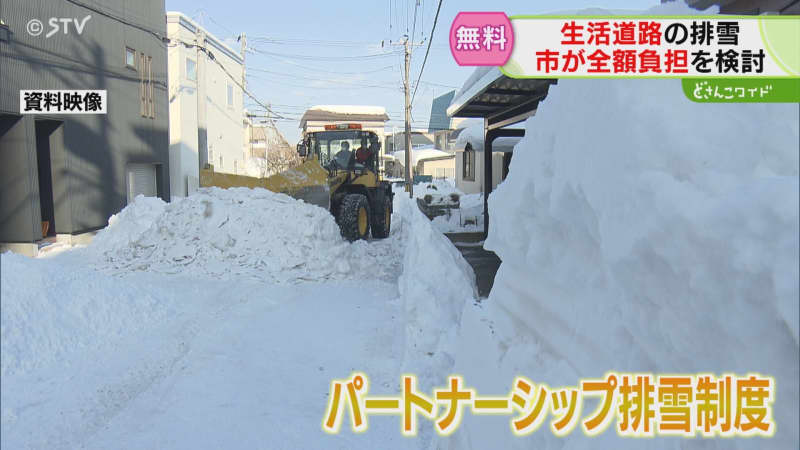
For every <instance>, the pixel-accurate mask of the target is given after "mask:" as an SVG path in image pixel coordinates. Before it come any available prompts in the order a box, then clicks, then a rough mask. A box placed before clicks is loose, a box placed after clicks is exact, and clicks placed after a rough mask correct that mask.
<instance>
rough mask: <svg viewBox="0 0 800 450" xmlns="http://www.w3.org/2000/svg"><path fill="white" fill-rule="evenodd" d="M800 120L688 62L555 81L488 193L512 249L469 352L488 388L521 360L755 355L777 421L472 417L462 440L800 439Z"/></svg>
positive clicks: (662, 363)
mask: <svg viewBox="0 0 800 450" xmlns="http://www.w3.org/2000/svg"><path fill="white" fill-rule="evenodd" d="M655 13H658V11H657V12H655ZM598 105H601V107H600V109H598ZM565 117H566V118H569V120H564V118H565ZM799 122H800V121H799V118H798V105H797V104H696V103H692V102H690V101H689V100H687V99H686V98H685V97H684V96H683V95H682V94H681V87H680V82H679V81H677V80H616V81H615V80H561V81H560V82H559V84H558V85H557V86H552V87H551V89H550V94H549V96H548V98H547V99H546V100H545V101H544V102H543V103H542V104H541V106H540V108H539V111H538V112H537V115H536V116H535V117H532V118H531V119H529V120H528V121H527V123H526V137H525V138H524V139H523V140H522V141H521V142H520V143H519V145H517V147H516V149H515V154H514V159H513V160H512V163H511V169H510V173H509V176H508V178H507V179H506V180H505V182H504V183H502V184H501V185H500V186H499V187H498V188H497V190H496V191H495V192H494V193H493V194H492V195H491V197H490V202H489V203H490V214H491V217H492V222H491V224H492V226H491V228H490V234H489V238H488V240H487V242H486V247H487V248H489V249H491V250H494V251H495V252H496V253H497V254H498V255H499V256H500V258H501V259H502V260H503V264H502V266H501V267H500V271H499V272H498V274H497V277H496V279H495V284H494V288H493V290H492V293H491V295H490V297H489V299H488V301H487V302H485V309H484V310H482V311H481V310H476V309H475V308H469V307H468V308H467V310H466V311H465V313H464V319H463V321H462V324H461V329H462V331H463V333H462V336H461V344H462V348H461V352H460V353H459V357H458V361H457V364H456V368H455V371H456V372H457V373H462V374H463V375H464V376H465V377H466V380H467V381H468V382H469V383H470V384H472V386H475V387H476V389H478V392H481V393H483V392H484V391H485V392H486V394H487V395H488V394H489V393H496V394H501V393H504V392H507V391H508V389H509V387H510V386H511V382H512V380H513V377H514V376H516V375H525V376H528V377H530V378H531V379H532V380H534V381H539V382H545V383H547V384H549V385H550V386H563V385H575V384H576V383H578V380H579V379H580V378H587V377H591V378H600V377H603V376H604V374H605V373H606V372H607V371H610V370H616V371H635V372H652V373H698V372H710V373H714V374H721V373H723V372H733V373H736V374H739V375H744V374H746V373H748V372H759V373H762V374H765V375H770V376H774V377H775V380H776V384H777V389H776V400H775V403H774V407H773V411H774V417H775V419H776V423H777V432H776V434H775V436H774V437H773V438H772V439H770V440H766V439H761V438H754V439H719V438H717V439H702V438H696V439H667V438H656V439H653V440H650V439H648V440H645V441H642V440H637V439H622V438H618V437H617V435H616V433H615V432H614V430H613V429H612V428H609V429H608V430H606V431H605V432H604V433H603V434H602V435H601V436H600V437H599V438H593V439H588V438H586V437H585V436H583V434H582V433H581V432H580V431H579V430H576V431H573V432H572V434H571V435H570V436H569V437H568V438H566V439H561V438H555V437H554V436H553V435H552V433H550V431H549V430H548V429H547V426H546V425H545V426H543V427H542V428H541V429H540V430H539V431H537V432H536V433H535V434H534V435H533V436H531V437H530V438H526V439H519V438H514V437H513V436H512V434H511V433H510V431H509V429H508V421H507V420H497V421H492V419H488V420H487V418H486V417H467V418H466V419H465V425H464V426H462V430H461V431H464V434H463V435H461V436H460V437H457V438H455V439H460V441H458V442H459V443H460V445H461V446H471V447H472V448H488V447H489V446H491V447H496V448H532V447H534V448H570V449H575V448H704V449H708V448H753V449H755V448H765V447H769V448H797V442H798V429H797V426H796V425H797V421H798V356H797V355H798V296H799V293H798V271H799V268H798V251H799V245H798V234H799V232H800V226H799V225H798V201H799V199H798V186H799V185H800V183H799V182H798V142H799V141H798V135H799V134H800V133H799V131H798V123H799ZM590 408H594V403H592V404H590V405H588V406H587V405H584V411H591V410H592V409H590ZM584 415H585V414H584ZM548 420H549V419H548Z"/></svg>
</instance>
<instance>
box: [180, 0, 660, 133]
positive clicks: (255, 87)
mask: <svg viewBox="0 0 800 450" xmlns="http://www.w3.org/2000/svg"><path fill="white" fill-rule="evenodd" d="M658 3H659V0H563V1H547V2H545V1H530V0H498V1H492V2H487V1H486V0H443V2H442V9H441V12H440V13H439V20H438V23H437V25H436V31H435V33H434V36H433V43H432V46H431V50H430V55H429V56H428V61H427V63H426V65H425V71H424V73H423V75H422V82H421V83H420V85H419V87H418V90H417V93H416V98H415V100H414V107H413V119H414V122H413V125H412V126H414V127H419V128H427V124H428V119H429V116H430V106H431V100H432V99H433V98H434V96H438V95H441V94H443V93H446V92H447V91H449V90H451V89H453V88H458V87H460V86H461V84H462V83H463V82H464V80H466V78H467V77H468V76H469V75H470V73H471V72H472V70H473V69H472V68H470V67H459V66H458V65H457V64H456V63H455V61H453V58H452V56H451V55H450V51H449V49H448V46H447V33H448V31H449V30H450V24H451V23H452V21H453V18H455V16H456V14H458V13H459V12H460V11H504V12H505V13H507V14H508V15H512V14H541V13H547V12H553V11H563V10H571V9H583V8H590V7H600V8H605V9H637V10H642V9H646V8H648V7H651V6H654V5H656V4H658ZM437 5H438V0H427V1H425V0H420V1H419V6H417V14H416V16H417V19H416V31H415V32H414V40H415V41H422V40H427V39H430V33H431V27H432V25H433V18H434V16H435V13H436V7H437ZM166 7H167V11H180V12H182V13H184V14H186V15H188V16H190V17H192V18H193V19H194V20H196V21H197V22H199V23H200V24H201V25H203V27H205V28H206V29H208V30H209V31H210V32H211V33H213V34H215V35H216V36H217V37H219V38H221V39H223V40H226V42H228V43H229V44H230V45H231V46H232V47H234V48H237V49H238V48H239V44H237V43H236V36H238V35H239V34H240V33H243V32H244V33H246V34H247V39H248V48H250V49H251V50H250V51H248V53H247V55H246V57H247V70H248V88H249V89H250V91H251V92H253V94H254V95H255V96H256V97H258V99H259V100H261V101H262V102H264V103H270V104H271V105H272V109H273V110H274V111H275V112H276V113H277V114H281V115H282V116H283V117H285V118H286V119H282V120H279V121H278V122H277V123H278V126H279V128H280V129H281V131H282V132H283V133H284V135H285V136H286V138H287V139H288V140H289V142H290V144H293V143H295V142H296V141H297V140H298V139H299V129H298V128H297V127H298V121H297V120H296V119H298V118H299V117H300V116H301V115H302V113H303V111H304V110H305V109H306V108H307V107H309V106H312V105H318V104H357V105H358V104H361V105H377V106H384V107H385V108H386V109H387V112H388V113H389V116H390V118H391V120H392V121H391V122H390V123H389V125H390V126H391V125H394V126H397V127H398V128H399V127H402V126H403V102H404V97H403V91H402V69H403V55H402V47H400V46H392V45H389V42H390V41H391V42H393V43H396V42H400V41H401V40H402V37H403V35H404V34H409V35H410V34H411V32H412V30H413V29H414V25H413V24H414V8H415V0H362V1H347V2H344V1H340V2H336V1H324V0H319V1H302V0H300V1H274V0H273V1H256V0H226V1H219V0H166ZM382 41H383V42H384V47H383V48H381V42H382ZM426 44H427V42H426ZM387 52H393V54H390V55H383V56H370V57H368V58H363V56H366V55H376V54H382V53H387ZM424 56H425V46H421V47H418V48H416V49H415V50H414V53H413V54H412V60H411V61H412V64H411V70H410V73H411V80H412V83H414V82H415V81H416V79H417V77H418V75H419V71H420V66H421V65H422V60H423V58H424ZM412 89H413V87H412ZM245 106H246V107H248V108H249V109H251V110H255V109H258V108H259V107H258V106H257V105H255V104H254V103H253V102H252V101H250V100H249V99H245Z"/></svg>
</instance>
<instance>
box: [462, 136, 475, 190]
mask: <svg viewBox="0 0 800 450" xmlns="http://www.w3.org/2000/svg"><path fill="white" fill-rule="evenodd" d="M463 159H464V165H463V167H462V173H461V178H463V179H464V180H467V181H475V150H474V149H473V148H472V145H470V144H467V146H466V147H465V148H464V158H463Z"/></svg>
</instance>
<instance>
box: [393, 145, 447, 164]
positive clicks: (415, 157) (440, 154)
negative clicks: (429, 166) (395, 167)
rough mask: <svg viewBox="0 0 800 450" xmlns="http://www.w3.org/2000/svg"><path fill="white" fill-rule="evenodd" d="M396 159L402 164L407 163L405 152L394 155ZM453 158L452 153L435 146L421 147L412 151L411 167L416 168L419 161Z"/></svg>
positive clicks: (401, 151)
mask: <svg viewBox="0 0 800 450" xmlns="http://www.w3.org/2000/svg"><path fill="white" fill-rule="evenodd" d="M392 156H393V157H394V159H395V160H396V161H398V162H400V164H405V162H406V152H405V151H403V150H400V151H397V152H394V153H392ZM448 157H449V158H452V157H454V155H453V154H452V153H448V152H444V151H441V150H438V149H436V148H434V147H433V146H429V147H420V148H415V149H413V150H411V165H412V166H416V165H417V163H418V162H419V161H424V160H428V159H437V158H448Z"/></svg>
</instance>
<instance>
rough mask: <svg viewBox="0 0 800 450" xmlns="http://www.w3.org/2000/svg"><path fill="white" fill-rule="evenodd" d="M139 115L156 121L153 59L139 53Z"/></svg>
mask: <svg viewBox="0 0 800 450" xmlns="http://www.w3.org/2000/svg"><path fill="white" fill-rule="evenodd" d="M139 114H140V115H141V116H142V117H148V118H150V119H155V117H156V106H155V102H154V101H153V57H152V56H145V54H144V53H139Z"/></svg>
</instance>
